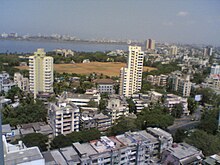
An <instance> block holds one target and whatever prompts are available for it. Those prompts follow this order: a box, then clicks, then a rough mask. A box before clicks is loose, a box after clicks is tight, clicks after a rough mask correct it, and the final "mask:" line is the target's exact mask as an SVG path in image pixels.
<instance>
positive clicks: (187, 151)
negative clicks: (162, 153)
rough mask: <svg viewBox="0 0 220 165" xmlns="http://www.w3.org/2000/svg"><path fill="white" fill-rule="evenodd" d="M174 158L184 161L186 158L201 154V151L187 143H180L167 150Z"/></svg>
mask: <svg viewBox="0 0 220 165" xmlns="http://www.w3.org/2000/svg"><path fill="white" fill-rule="evenodd" d="M167 150H168V151H169V152H170V153H171V154H172V155H173V156H175V157H176V158H178V159H180V160H181V159H184V158H186V157H190V156H193V155H195V154H199V153H200V152H201V150H199V149H197V148H195V147H193V146H191V145H189V144H187V143H179V144H176V145H173V146H172V147H169V148H168V149H167Z"/></svg>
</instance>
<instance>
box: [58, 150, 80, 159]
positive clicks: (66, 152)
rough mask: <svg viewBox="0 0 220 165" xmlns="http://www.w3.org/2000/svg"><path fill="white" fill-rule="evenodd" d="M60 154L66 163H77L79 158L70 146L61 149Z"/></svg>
mask: <svg viewBox="0 0 220 165" xmlns="http://www.w3.org/2000/svg"><path fill="white" fill-rule="evenodd" d="M60 152H61V153H62V155H63V156H64V158H65V159H66V160H67V161H68V162H70V161H71V162H78V161H79V156H78V154H77V152H76V151H75V150H74V149H73V147H72V146H69V147H65V148H61V149H60Z"/></svg>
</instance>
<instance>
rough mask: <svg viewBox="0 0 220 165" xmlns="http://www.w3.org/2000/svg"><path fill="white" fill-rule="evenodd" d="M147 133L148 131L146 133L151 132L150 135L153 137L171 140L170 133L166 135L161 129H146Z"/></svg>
mask: <svg viewBox="0 0 220 165" xmlns="http://www.w3.org/2000/svg"><path fill="white" fill-rule="evenodd" d="M147 131H148V132H151V133H153V134H154V135H156V136H159V137H165V138H167V139H170V138H172V135H171V134H170V133H168V132H166V131H164V130H162V129H160V128H152V127H148V128H147Z"/></svg>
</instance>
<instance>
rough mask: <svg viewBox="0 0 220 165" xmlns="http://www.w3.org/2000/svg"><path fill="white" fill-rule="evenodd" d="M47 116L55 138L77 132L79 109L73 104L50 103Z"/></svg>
mask: <svg viewBox="0 0 220 165" xmlns="http://www.w3.org/2000/svg"><path fill="white" fill-rule="evenodd" d="M48 116H49V123H50V125H51V126H52V128H53V131H54V135H55V136H58V135H59V134H63V135H66V134H69V133H71V132H74V131H79V121H80V119H79V117H80V114H79V108H78V107H77V106H76V105H74V104H73V103H68V102H57V103H50V105H49V111H48Z"/></svg>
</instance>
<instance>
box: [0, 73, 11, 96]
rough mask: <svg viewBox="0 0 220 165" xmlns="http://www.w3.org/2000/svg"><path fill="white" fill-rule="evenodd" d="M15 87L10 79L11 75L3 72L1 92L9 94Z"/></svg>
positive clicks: (0, 81)
mask: <svg viewBox="0 0 220 165" xmlns="http://www.w3.org/2000/svg"><path fill="white" fill-rule="evenodd" d="M14 85H15V84H14V82H13V81H11V80H10V78H9V74H8V73H7V72H5V71H2V73H0V92H2V91H3V92H8V91H9V90H10V89H11V88H12V87H13V86H14Z"/></svg>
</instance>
